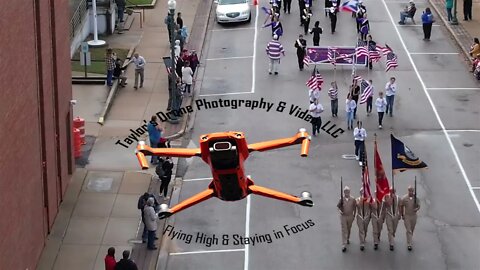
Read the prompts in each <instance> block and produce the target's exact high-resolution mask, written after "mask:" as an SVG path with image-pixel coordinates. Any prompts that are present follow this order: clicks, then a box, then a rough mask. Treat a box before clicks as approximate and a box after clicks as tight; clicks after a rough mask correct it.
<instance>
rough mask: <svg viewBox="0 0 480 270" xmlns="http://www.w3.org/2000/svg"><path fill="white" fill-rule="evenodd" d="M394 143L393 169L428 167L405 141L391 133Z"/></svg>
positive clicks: (401, 170)
mask: <svg viewBox="0 0 480 270" xmlns="http://www.w3.org/2000/svg"><path fill="white" fill-rule="evenodd" d="M390 139H391V143H392V170H393V171H394V172H395V171H400V172H403V171H405V170H410V169H423V168H428V166H427V164H425V162H423V161H421V160H420V159H419V158H418V157H417V156H415V154H414V153H413V152H412V150H410V148H408V147H407V146H406V145H405V144H404V143H403V142H401V141H400V140H399V139H397V138H395V137H394V136H393V134H390Z"/></svg>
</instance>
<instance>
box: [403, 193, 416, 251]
mask: <svg viewBox="0 0 480 270" xmlns="http://www.w3.org/2000/svg"><path fill="white" fill-rule="evenodd" d="M414 196H415V195H413V196H409V195H408V194H405V195H404V196H403V197H402V199H401V201H400V206H401V210H400V211H401V215H402V218H403V223H404V225H405V230H406V231H407V245H408V249H409V250H411V249H412V237H413V231H414V230H415V224H417V211H418V210H419V209H420V202H419V201H418V198H417V199H416V200H415V199H414V198H415V197H414Z"/></svg>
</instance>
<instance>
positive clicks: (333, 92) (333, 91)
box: [328, 81, 338, 117]
mask: <svg viewBox="0 0 480 270" xmlns="http://www.w3.org/2000/svg"><path fill="white" fill-rule="evenodd" d="M330 85H331V87H330V89H328V97H329V98H330V107H331V109H332V117H338V86H337V82H336V81H334V82H332V83H331V84H330Z"/></svg>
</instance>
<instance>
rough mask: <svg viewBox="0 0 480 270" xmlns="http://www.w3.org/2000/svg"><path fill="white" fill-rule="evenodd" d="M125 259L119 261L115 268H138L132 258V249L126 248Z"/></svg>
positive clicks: (135, 269)
mask: <svg viewBox="0 0 480 270" xmlns="http://www.w3.org/2000/svg"><path fill="white" fill-rule="evenodd" d="M122 257H123V259H121V260H120V261H118V263H117V265H116V266H115V270H138V267H137V264H136V263H135V262H134V261H132V259H130V251H129V250H124V251H123V253H122Z"/></svg>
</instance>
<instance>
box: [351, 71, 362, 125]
mask: <svg viewBox="0 0 480 270" xmlns="http://www.w3.org/2000/svg"><path fill="white" fill-rule="evenodd" d="M350 94H351V95H352V99H353V100H355V104H358V98H359V96H360V86H359V85H358V83H357V80H355V79H354V80H353V84H352V85H351V86H350ZM353 119H357V107H355V109H353Z"/></svg>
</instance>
